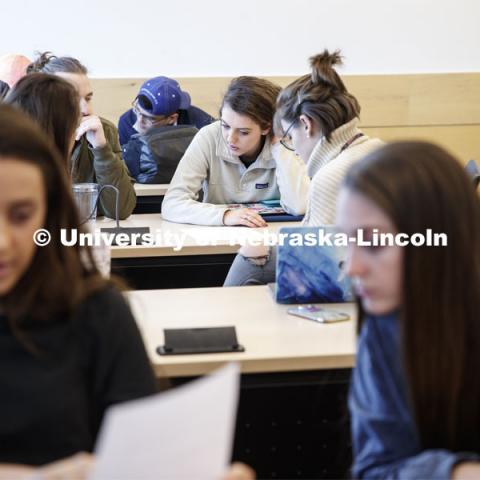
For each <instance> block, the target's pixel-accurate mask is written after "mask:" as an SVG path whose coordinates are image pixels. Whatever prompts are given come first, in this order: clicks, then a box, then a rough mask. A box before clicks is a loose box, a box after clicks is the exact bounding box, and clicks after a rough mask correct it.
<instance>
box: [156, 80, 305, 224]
mask: <svg viewBox="0 0 480 480" xmlns="http://www.w3.org/2000/svg"><path fill="white" fill-rule="evenodd" d="M279 92H280V88H279V87H277V86H276V85H274V84H272V83H271V82H269V81H267V80H262V79H260V78H256V77H238V78H236V79H234V80H233V81H232V82H231V83H230V86H229V88H228V90H227V93H226V94H225V96H224V98H223V102H222V106H221V109H220V117H221V118H220V120H219V121H217V122H215V123H213V124H211V125H208V126H206V127H204V128H202V129H201V130H200V131H199V132H198V133H197V135H196V136H195V137H194V139H193V141H192V143H191V144H190V146H189V147H188V149H187V151H186V152H185V154H184V156H183V157H182V159H181V160H180V163H179V165H178V167H177V170H176V172H175V175H174V176H173V179H172V181H171V183H170V188H169V189H168V192H167V194H166V196H165V199H164V201H163V204H162V216H163V218H164V219H166V220H169V221H172V222H179V223H192V224H199V225H245V226H247V227H263V226H265V225H266V223H265V221H264V220H263V219H262V217H261V216H260V215H258V214H257V213H256V212H255V211H254V210H252V209H249V208H229V207H228V204H233V203H254V202H259V201H262V200H270V199H280V202H281V204H282V206H283V207H284V208H285V210H286V211H287V212H289V213H292V214H295V215H300V214H303V213H305V209H306V200H307V192H308V188H309V183H310V181H309V178H308V176H307V175H306V169H305V165H304V163H303V162H302V161H301V160H300V159H299V158H298V157H297V156H296V155H295V154H293V152H289V151H288V150H286V149H285V148H284V147H282V146H281V145H280V144H276V145H274V143H273V133H272V122H273V115H274V113H275V102H276V98H277V95H278V93H279ZM201 190H203V202H201V201H199V194H200V191H201Z"/></svg>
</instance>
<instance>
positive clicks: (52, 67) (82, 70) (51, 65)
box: [27, 52, 88, 75]
mask: <svg viewBox="0 0 480 480" xmlns="http://www.w3.org/2000/svg"><path fill="white" fill-rule="evenodd" d="M33 72H37V73H38V72H39V73H50V74H54V73H78V74H80V75H87V73H88V70H87V67H85V65H83V64H81V63H80V62H79V61H78V60H77V59H76V58H73V57H57V56H55V55H53V54H52V52H43V53H41V54H39V56H38V58H37V59H36V60H35V61H34V62H32V63H31V64H30V65H29V66H28V67H27V73H33Z"/></svg>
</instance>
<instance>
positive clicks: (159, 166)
mask: <svg viewBox="0 0 480 480" xmlns="http://www.w3.org/2000/svg"><path fill="white" fill-rule="evenodd" d="M197 132H198V129H197V128H195V127H193V126H192V125H167V126H158V127H155V126H154V127H152V128H151V129H150V130H149V131H148V132H147V133H146V134H145V135H140V134H137V135H133V136H132V137H131V138H130V140H129V142H128V143H127V144H125V145H124V146H123V147H122V149H123V158H124V160H125V162H126V164H127V166H128V169H129V170H130V175H132V177H134V178H135V180H136V181H137V182H138V183H170V180H171V179H172V177H173V174H174V173H175V170H176V168H177V165H178V162H179V161H180V159H181V158H182V157H183V154H184V153H185V150H186V149H187V147H188V146H189V145H190V142H191V141H192V139H193V137H194V136H195V134H196V133H197Z"/></svg>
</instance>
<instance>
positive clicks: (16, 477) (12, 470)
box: [0, 463, 35, 480]
mask: <svg viewBox="0 0 480 480" xmlns="http://www.w3.org/2000/svg"><path fill="white" fill-rule="evenodd" d="M34 472H35V468H34V467H30V466H28V465H18V464H13V463H2V464H0V480H28V478H31V476H32V474H33V473H34Z"/></svg>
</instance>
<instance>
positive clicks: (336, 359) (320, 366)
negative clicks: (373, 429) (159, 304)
mask: <svg viewBox="0 0 480 480" xmlns="http://www.w3.org/2000/svg"><path fill="white" fill-rule="evenodd" d="M242 355H244V358H243V359H242ZM176 357H177V358H176V359H175V360H177V361H178V360H179V359H178V356H176ZM165 358H166V357H163V359H165ZM197 360H198V361H197ZM227 362H239V363H240V368H241V372H242V373H243V374H247V373H275V372H300V371H312V370H329V369H349V368H353V367H354V365H355V354H350V353H344V354H338V355H326V356H322V355H316V356H310V357H291V358H281V359H278V358H270V359H268V358H267V359H258V358H257V359H252V358H248V347H247V352H245V353H243V354H240V353H235V354H231V356H229V355H227V354H218V357H215V358H212V355H208V359H207V358H205V359H203V360H202V355H186V356H185V362H184V363H175V364H171V365H169V364H168V363H162V364H158V363H155V362H152V368H153V370H154V372H155V376H156V377H157V378H172V377H190V376H199V375H205V374H206V373H209V372H211V371H213V370H215V369H217V368H219V367H221V366H222V365H224V364H225V363H227Z"/></svg>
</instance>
